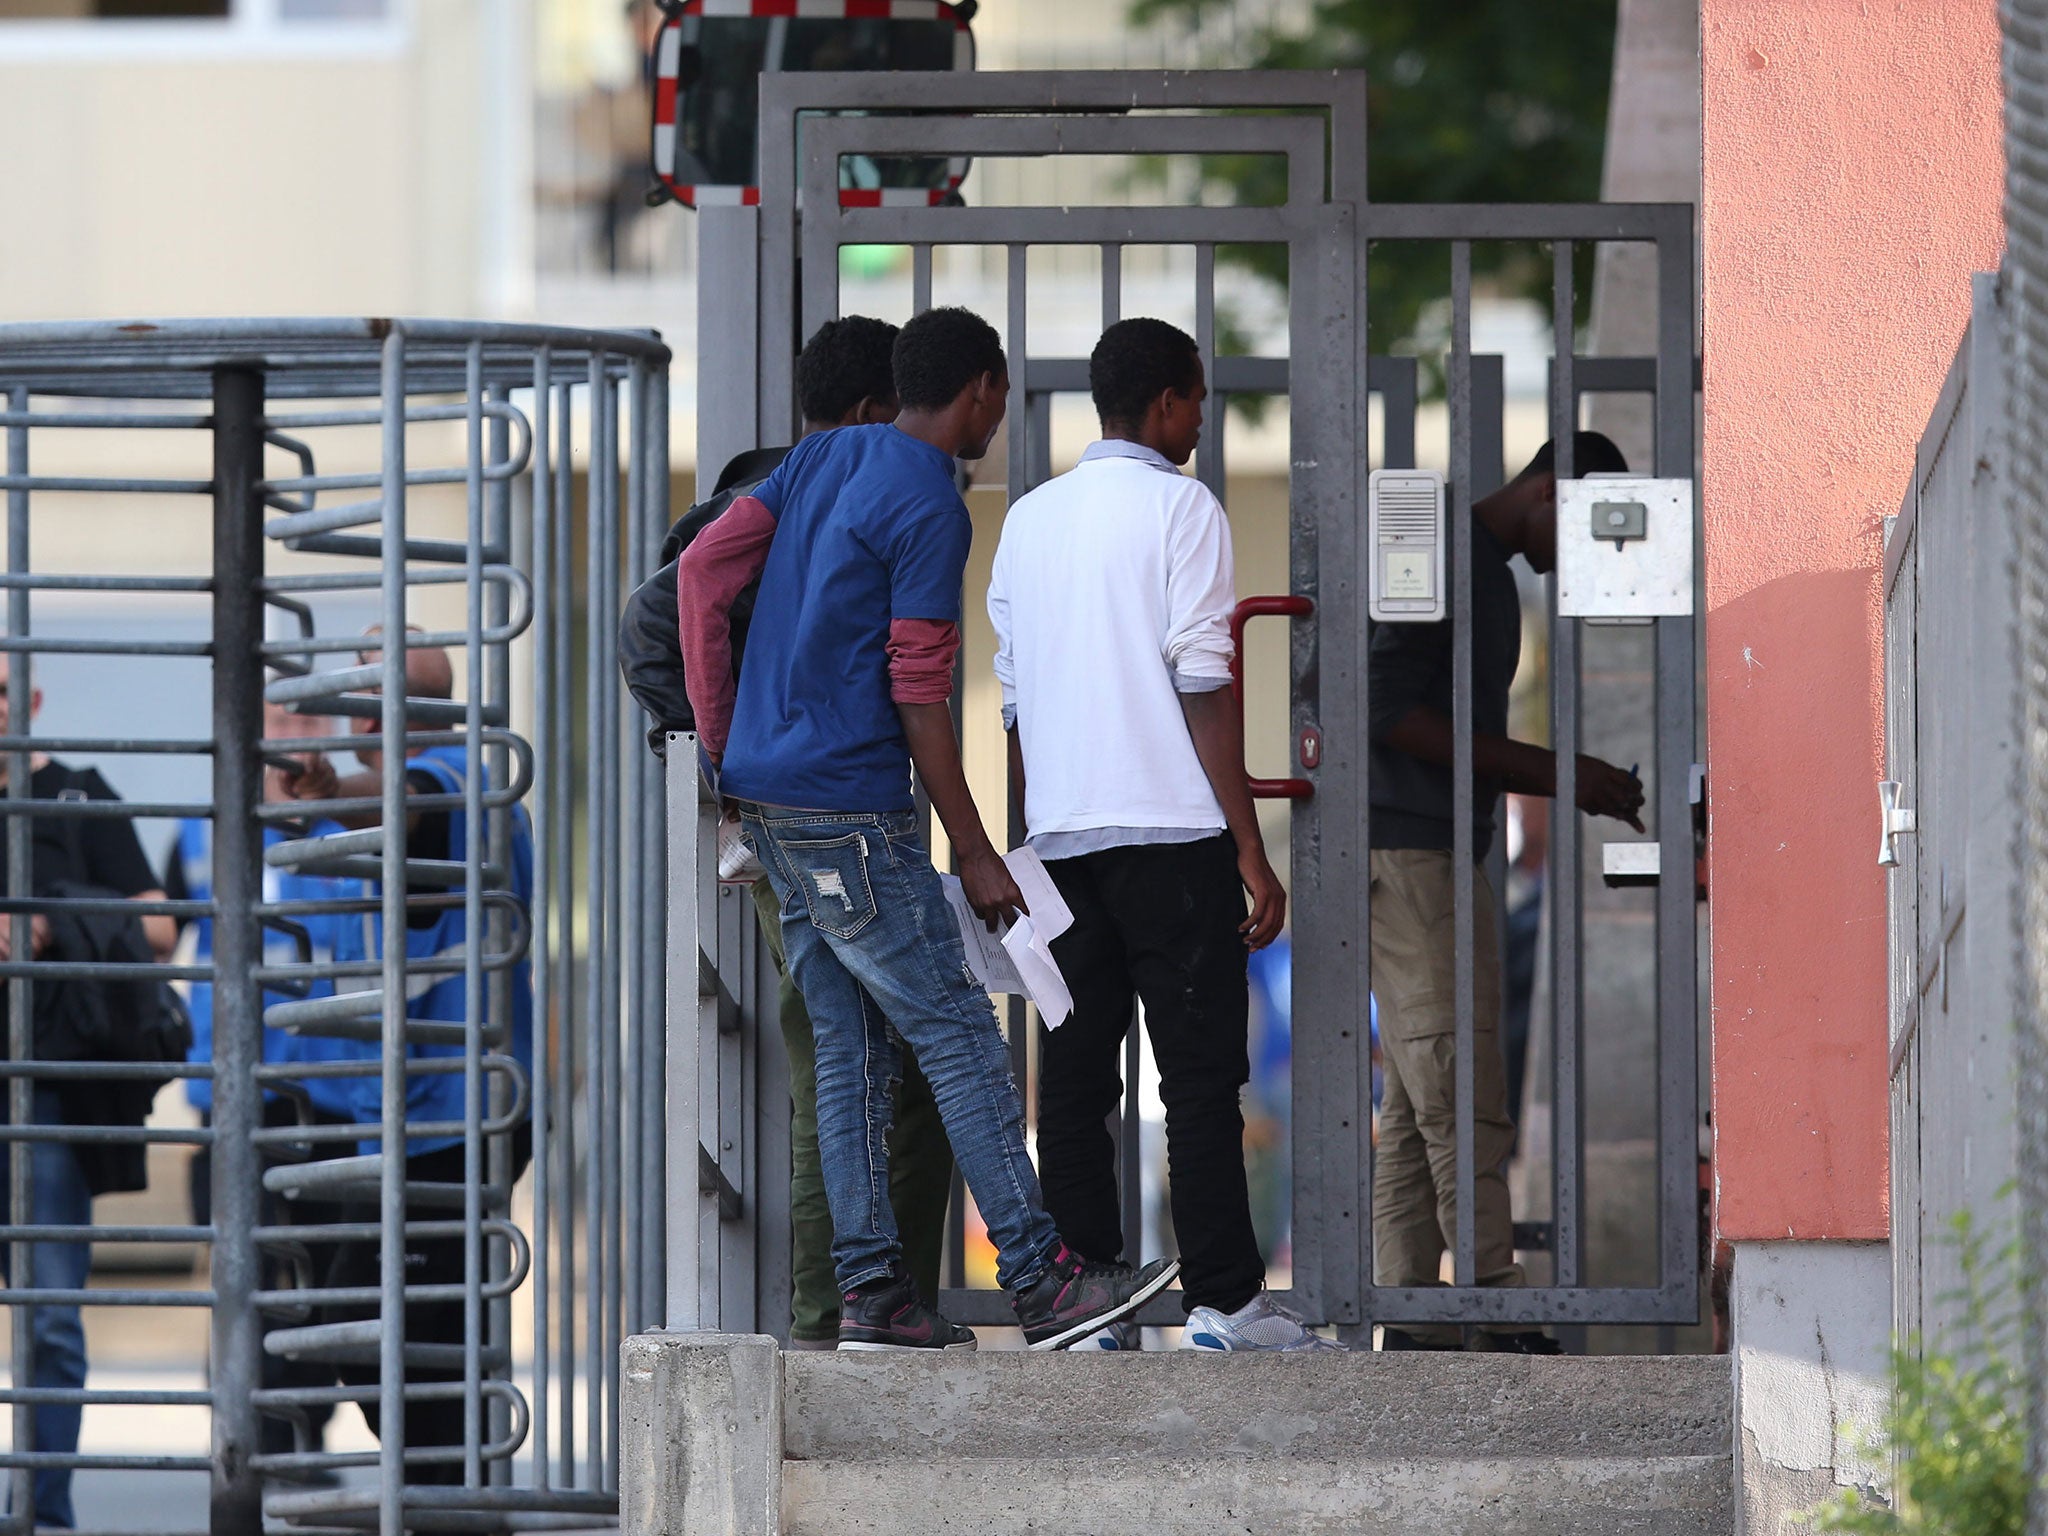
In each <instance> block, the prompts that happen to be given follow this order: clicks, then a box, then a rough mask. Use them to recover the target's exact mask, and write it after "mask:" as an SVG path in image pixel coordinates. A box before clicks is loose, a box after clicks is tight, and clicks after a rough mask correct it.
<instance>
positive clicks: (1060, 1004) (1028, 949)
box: [1003, 913, 1074, 1029]
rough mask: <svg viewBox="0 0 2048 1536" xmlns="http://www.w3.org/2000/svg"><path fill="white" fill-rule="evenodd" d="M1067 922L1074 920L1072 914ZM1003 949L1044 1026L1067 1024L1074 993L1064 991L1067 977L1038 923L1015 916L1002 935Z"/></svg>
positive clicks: (1052, 1026) (1054, 1027) (1055, 1026)
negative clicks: (1062, 971)
mask: <svg viewBox="0 0 2048 1536" xmlns="http://www.w3.org/2000/svg"><path fill="white" fill-rule="evenodd" d="M1067 922H1068V923H1069V925H1071V924H1072V922H1073V915H1072V914H1071V913H1069V914H1068V917H1067ZM1003 948H1004V949H1006V950H1008V951H1009V955H1010V959H1011V961H1012V962H1013V963H1014V964H1015V965H1016V967H1017V974H1018V976H1020V977H1021V978H1023V982H1024V995H1025V996H1027V997H1029V998H1030V999H1031V1001H1033V1002H1034V1003H1036V1004H1038V1016H1039V1017H1040V1018H1042V1019H1044V1020H1045V1027H1046V1028H1047V1029H1058V1028H1059V1027H1060V1026H1061V1025H1062V1024H1064V1023H1066V1022H1067V1015H1068V1014H1070V1013H1072V1012H1073V1011H1074V994H1073V993H1072V992H1070V991H1068V990H1067V978H1066V977H1064V976H1062V975H1061V974H1060V968H1059V963H1058V962H1057V961H1055V960H1054V959H1053V957H1052V945H1051V944H1050V943H1049V942H1047V940H1046V937H1045V935H1044V934H1043V933H1041V932H1039V929H1038V925H1037V923H1035V922H1034V921H1033V920H1032V919H1030V918H1028V917H1020V918H1018V919H1017V921H1016V922H1014V923H1012V924H1011V925H1010V928H1009V931H1008V932H1007V933H1005V934H1004V935H1003Z"/></svg>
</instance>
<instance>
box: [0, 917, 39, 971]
mask: <svg viewBox="0 0 2048 1536" xmlns="http://www.w3.org/2000/svg"><path fill="white" fill-rule="evenodd" d="M28 933H29V956H30V958H32V959H33V958H35V957H37V956H40V955H41V954H42V953H43V952H44V951H45V950H47V949H48V948H49V947H50V920H49V919H48V918H47V917H45V916H43V914H42V913H40V912H37V913H33V914H31V916H30V917H29V920H28ZM13 958H14V919H13V918H11V917H0V961H4V960H12V959H13Z"/></svg>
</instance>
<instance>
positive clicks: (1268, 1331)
mask: <svg viewBox="0 0 2048 1536" xmlns="http://www.w3.org/2000/svg"><path fill="white" fill-rule="evenodd" d="M1180 1347H1181V1348H1182V1349H1200V1350H1207V1351H1209V1352H1210V1353H1212V1354H1232V1353H1236V1352H1238V1351H1241V1350H1268V1351H1272V1352H1275V1353H1279V1354H1308V1353H1313V1352H1315V1351H1318V1350H1327V1351H1335V1352H1337V1353H1339V1354H1342V1353H1345V1349H1344V1346H1343V1345H1342V1344H1339V1343H1337V1342H1336V1341H1335V1340H1334V1339H1326V1338H1324V1337H1323V1336H1322V1335H1321V1334H1319V1333H1312V1332H1310V1331H1309V1328H1308V1326H1307V1324H1305V1323H1303V1322H1302V1320H1301V1319H1300V1318H1298V1317H1296V1316H1295V1315H1294V1314H1293V1313H1292V1312H1289V1311H1288V1310H1287V1309H1286V1308H1285V1307H1283V1306H1280V1305H1279V1304H1278V1303H1276V1302H1275V1301H1274V1300H1273V1298H1272V1296H1271V1295H1270V1294H1269V1293H1268V1292H1265V1291H1261V1292H1259V1294H1258V1295H1256V1296H1254V1297H1253V1298H1252V1299H1251V1300H1250V1301H1248V1302H1246V1303H1245V1304H1244V1305H1243V1306H1242V1307H1239V1308H1238V1309H1237V1310H1236V1311H1235V1312H1219V1311H1217V1310H1216V1309H1215V1308H1214V1307H1197V1308H1195V1310H1194V1311H1192V1312H1190V1313H1189V1314H1188V1321H1187V1326H1186V1328H1184V1329H1182V1331H1181V1336H1180Z"/></svg>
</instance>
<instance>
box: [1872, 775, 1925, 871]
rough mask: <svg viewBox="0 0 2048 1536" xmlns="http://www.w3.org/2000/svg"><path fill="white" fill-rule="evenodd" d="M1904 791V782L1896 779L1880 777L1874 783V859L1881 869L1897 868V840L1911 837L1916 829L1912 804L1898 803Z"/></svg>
mask: <svg viewBox="0 0 2048 1536" xmlns="http://www.w3.org/2000/svg"><path fill="white" fill-rule="evenodd" d="M1904 793H1905V785H1903V784H1901V783H1900V782H1899V781H1898V780H1897V779H1884V780H1881V781H1880V782H1879V783H1878V786H1877V811H1878V835H1877V862H1878V865H1879V867H1880V868H1883V869H1895V868H1897V867H1898V862H1899V845H1898V839H1899V838H1901V837H1911V836H1912V835H1913V834H1914V833H1916V832H1918V831H1919V830H1920V828H1919V822H1918V818H1917V817H1916V816H1915V815H1914V814H1913V807H1911V806H1910V805H1901V804H1899V800H1900V798H1901V797H1902V796H1903V795H1904Z"/></svg>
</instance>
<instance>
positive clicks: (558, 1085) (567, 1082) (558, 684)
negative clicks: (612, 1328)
mask: <svg viewBox="0 0 2048 1536" xmlns="http://www.w3.org/2000/svg"><path fill="white" fill-rule="evenodd" d="M575 408H576V394H575V386H574V384H573V383H571V382H568V381H567V380H565V381H564V382H562V383H561V384H560V385H558V386H557V387H556V390H555V423H554V425H555V442H556V448H555V464H554V470H555V496H554V500H555V515H554V525H555V570H554V603H553V607H554V610H555V615H556V618H555V636H554V647H555V648H554V656H553V657H552V659H551V660H549V659H545V658H544V661H545V662H546V664H547V665H550V666H552V667H553V669H554V683H553V689H552V691H553V694H554V718H553V720H552V722H551V724H552V725H553V727H554V729H553V732H552V735H551V737H547V738H544V740H543V745H544V746H545V747H546V748H547V749H549V750H550V753H551V756H552V758H553V762H554V771H553V772H552V773H551V774H550V775H549V785H550V788H551V790H552V792H553V794H554V797H555V798H554V817H553V819H554V824H555V869H556V871H557V872H558V873H557V879H558V880H559V882H560V890H559V891H558V893H557V896H556V902H555V954H556V959H557V962H558V963H557V965H556V967H555V997H554V1000H553V1005H552V1009H551V1011H552V1013H553V1014H554V1017H555V1018H556V1019H557V1020H558V1021H559V1022H560V1024H561V1034H560V1038H559V1039H558V1041H557V1042H556V1043H557V1047H558V1050H557V1056H556V1072H555V1083H554V1088H555V1106H554V1113H555V1128H556V1132H557V1135H556V1141H555V1149H554V1151H555V1171H554V1187H555V1190H556V1193H557V1196H558V1202H559V1209H558V1210H557V1212H556V1222H557V1240H558V1247H557V1253H558V1255H559V1263H560V1266H561V1269H560V1274H561V1286H560V1295H559V1302H560V1306H561V1312H560V1314H559V1317H558V1319H557V1326H556V1328H555V1335H556V1338H557V1340H558V1343H559V1348H560V1351H561V1353H560V1355H559V1356H558V1358H557V1368H558V1373H559V1376H560V1381H561V1385H560V1390H561V1394H562V1396H561V1413H560V1430H559V1432H560V1434H561V1469H560V1470H561V1476H562V1480H563V1481H564V1482H566V1483H572V1484H573V1483H575V1482H576V1481H577V1474H576V1394H577V1387H578V1376H579V1374H580V1373H579V1372H578V1369H577V1353H578V1349H577V1343H576V1316H577V1291H578V1287H577V1283H576V1277H577V1267H576V1264H575V1253H576V1204H577V1200H576V1196H577V1190H576V1118H575V1102H576V1097H575V1096H576V1058H577V1051H576V1037H577V1027H576V1019H577V1016H578V1013H579V1010H578V1009H577V1007H576V903H575V899H574V896H573V894H572V889H571V887H572V883H573V882H574V880H575V870H576V863H575V823H574V817H575V805H576V780H575V772H576V762H575V736H576V729H575V726H576V720H575V694H574V692H573V685H572V683H571V681H570V677H571V665H572V656H571V647H572V645H573V643H574V635H573V625H572V624H571V616H572V615H573V614H574V613H575V609H574V607H573V606H572V602H573V590H574V589H573V586H572V578H573V567H574V565H575V544H574V542H573V539H572V534H573V530H574V528H575V502H574V483H573V482H574V474H575V444H576V439H575V428H576V414H575ZM585 1131H586V1134H587V1133H588V1127H585Z"/></svg>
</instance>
